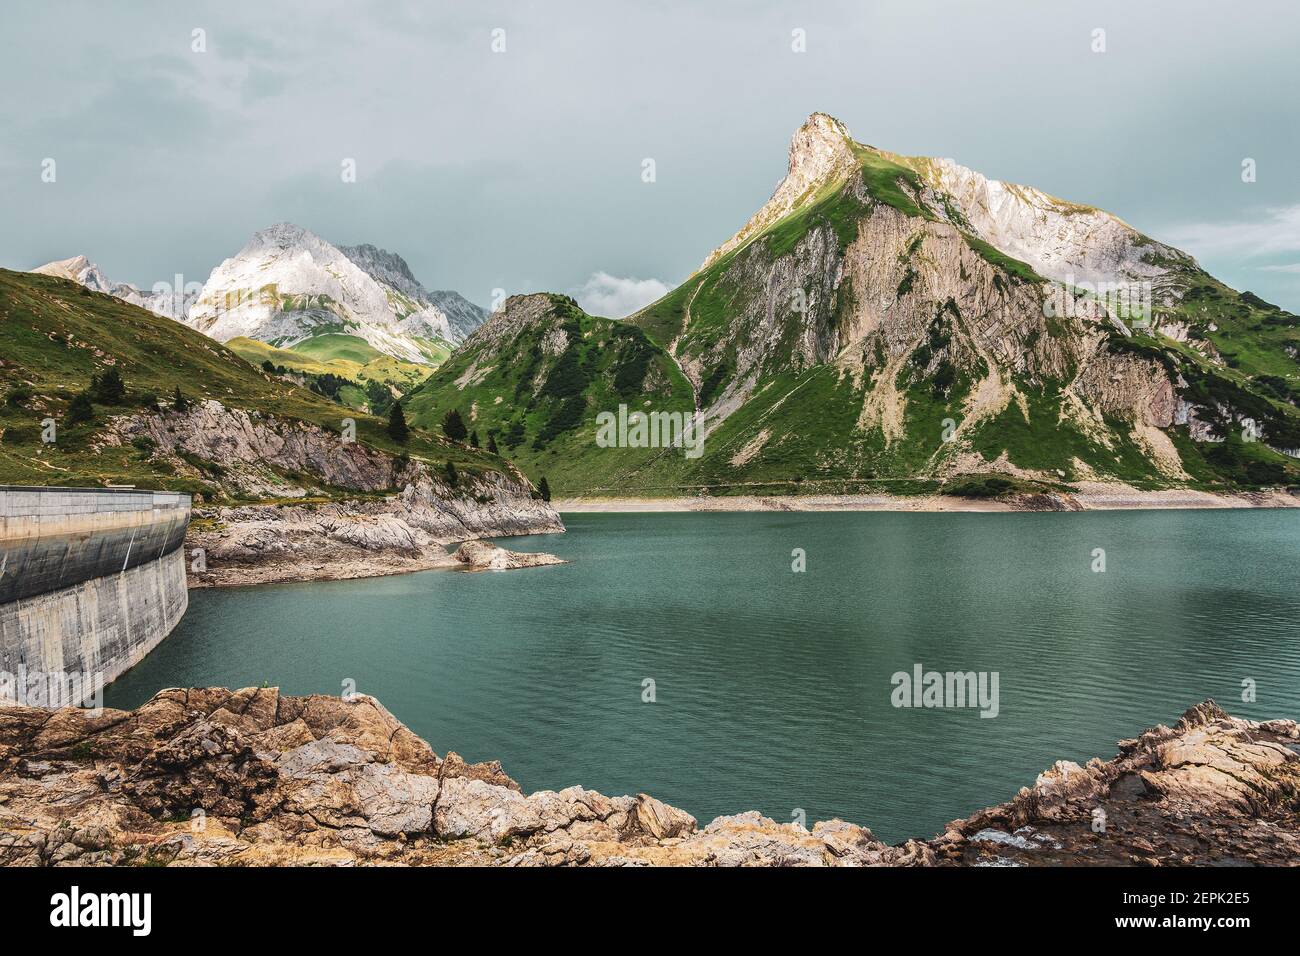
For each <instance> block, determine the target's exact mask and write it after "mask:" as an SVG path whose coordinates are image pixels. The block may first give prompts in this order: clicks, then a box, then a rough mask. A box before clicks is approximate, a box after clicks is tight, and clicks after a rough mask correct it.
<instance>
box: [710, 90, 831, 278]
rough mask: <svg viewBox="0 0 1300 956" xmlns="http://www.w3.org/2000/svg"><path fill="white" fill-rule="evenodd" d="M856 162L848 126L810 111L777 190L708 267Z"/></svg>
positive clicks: (796, 133) (796, 135) (797, 133)
mask: <svg viewBox="0 0 1300 956" xmlns="http://www.w3.org/2000/svg"><path fill="white" fill-rule="evenodd" d="M856 165H857V159H856V157H855V156H854V152H853V137H852V136H851V135H850V134H849V128H848V127H847V126H845V125H844V124H843V123H842V122H840V121H839V120H837V119H836V118H835V117H833V116H831V115H829V114H827V113H813V114H812V115H811V116H809V117H808V119H807V120H806V121H805V122H804V124H803V125H802V126H800V127H799V128H798V129H797V130H795V131H794V136H793V137H791V139H790V164H789V169H788V171H787V173H786V175H785V178H784V179H782V180H781V182H780V183H779V184H777V187H776V191H775V192H773V193H772V198H771V199H769V200H768V201H767V202H766V203H765V204H764V205H763V208H762V209H760V210H759V211H758V212H757V213H755V214H754V217H753V218H752V219H750V220H749V222H747V223H745V225H744V227H743V228H742V229H741V230H740V231H739V232H738V233H736V234H735V235H734V236H732V237H731V238H730V239H728V240H727V241H726V242H724V243H723V244H722V245H721V246H719V247H718V248H717V249H715V250H713V252H712V253H710V254H709V257H708V258H707V259H705V260H704V264H703V265H702V266H701V267H700V268H707V267H708V266H709V265H711V264H712V263H714V262H716V261H717V260H718V259H720V258H722V257H723V256H725V255H726V254H727V253H728V252H730V251H731V250H732V249H735V248H738V247H739V246H742V245H744V244H745V243H746V242H748V241H749V240H750V239H751V238H753V237H754V236H755V235H757V234H758V233H760V232H762V231H763V230H764V229H766V228H767V227H768V226H770V225H771V224H772V223H774V222H776V221H777V220H778V219H781V218H782V217H784V216H787V215H789V214H790V213H791V212H793V211H794V210H795V209H797V208H798V207H800V206H801V205H803V204H804V203H806V202H808V201H809V200H810V199H811V198H812V197H813V195H814V194H815V193H816V192H817V191H818V190H819V189H820V188H821V187H822V186H824V185H827V184H830V183H834V182H835V181H837V180H839V179H841V178H843V177H844V176H846V175H848V173H849V172H851V171H852V170H853V169H854V168H855V167H856Z"/></svg>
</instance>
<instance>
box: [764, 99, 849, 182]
mask: <svg viewBox="0 0 1300 956" xmlns="http://www.w3.org/2000/svg"><path fill="white" fill-rule="evenodd" d="M852 163H853V136H852V135H851V134H850V133H849V128H848V127H847V126H845V125H844V124H843V123H842V122H840V121H839V120H837V119H836V118H835V117H834V116H831V115H829V114H827V113H813V114H812V115H811V116H809V117H808V119H807V120H806V121H805V122H804V124H803V125H802V126H800V127H799V128H798V129H797V130H795V131H794V136H792V137H791V138H790V171H789V173H788V174H787V182H788V181H789V180H791V179H794V180H796V181H797V183H796V184H798V183H802V184H805V185H808V184H811V183H813V182H816V181H818V180H821V179H825V178H827V177H830V176H834V175H835V174H836V173H837V172H839V171H841V170H842V169H843V168H844V167H845V166H846V165H848V164H852ZM785 185H786V183H784V182H783V183H782V184H781V186H782V187H784V186H785ZM778 188H780V187H778Z"/></svg>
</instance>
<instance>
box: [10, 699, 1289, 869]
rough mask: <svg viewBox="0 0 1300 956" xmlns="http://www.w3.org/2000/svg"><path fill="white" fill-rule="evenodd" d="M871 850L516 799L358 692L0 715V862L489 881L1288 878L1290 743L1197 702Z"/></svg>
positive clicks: (595, 798) (669, 816)
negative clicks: (487, 875) (553, 868)
mask: <svg viewBox="0 0 1300 956" xmlns="http://www.w3.org/2000/svg"><path fill="white" fill-rule="evenodd" d="M1120 748H1121V752H1120V755H1119V756H1118V757H1116V758H1115V759H1114V760H1111V761H1108V762H1103V761H1101V760H1092V761H1089V762H1088V764H1087V765H1086V766H1079V765H1077V764H1073V763H1069V762H1058V763H1057V764H1056V765H1055V766H1053V767H1052V768H1051V769H1050V770H1048V771H1046V772H1044V773H1043V774H1041V775H1040V776H1039V777H1038V779H1037V780H1036V781H1035V783H1034V785H1033V786H1032V787H1026V788H1024V789H1022V790H1021V791H1020V793H1019V794H1018V795H1017V796H1016V797H1015V798H1014V799H1013V800H1011V801H1009V802H1008V803H1005V804H1002V805H1000V806H997V807H992V808H990V809H988V810H983V811H980V812H978V813H976V814H974V815H972V816H971V817H969V818H967V819H965V820H957V821H954V822H953V823H951V824H949V825H948V827H947V828H946V829H945V832H944V833H943V834H942V835H941V836H939V837H936V838H935V839H933V840H928V841H922V840H909V841H907V842H906V843H904V844H901V845H898V846H890V845H888V844H885V843H882V842H881V841H879V840H877V839H876V838H875V837H874V836H873V835H872V833H871V831H870V830H868V829H866V828H865V827H862V826H858V825H855V824H851V823H846V822H844V821H842V820H831V821H826V822H819V823H816V824H814V825H813V826H812V827H811V829H805V828H804V827H802V826H800V825H798V824H782V823H776V822H775V821H773V820H771V819H768V818H766V817H763V816H762V815H761V814H759V813H756V812H753V811H750V812H747V813H740V814H736V815H732V816H722V817H718V818H717V819H715V820H714V821H712V822H711V823H709V824H708V825H707V826H704V827H700V826H699V824H698V822H697V821H696V820H695V818H694V817H692V816H691V815H690V814H688V813H686V812H684V811H682V810H679V809H677V808H675V807H671V806H668V805H666V804H664V803H662V802H660V801H658V800H656V799H654V798H653V797H651V796H649V795H648V794H644V793H642V794H638V795H636V796H622V797H607V796H604V795H603V794H600V793H597V792H595V791H592V790H586V789H584V788H582V787H576V786H575V787H569V788H566V789H564V790H560V791H558V792H557V791H549V790H544V791H539V792H536V793H532V794H525V793H523V792H522V790H521V788H520V787H519V785H518V784H517V783H515V782H514V781H513V780H511V779H510V777H509V776H507V775H506V773H505V771H504V770H503V769H502V767H501V765H500V764H499V763H497V762H495V761H494V762H491V763H480V764H467V763H466V762H465V761H464V760H463V759H461V758H460V757H459V756H458V755H456V754H455V753H447V754H446V755H445V756H444V757H441V758H440V757H439V756H438V755H437V754H436V753H435V752H434V751H433V750H432V749H431V748H430V747H429V745H428V744H427V743H425V742H424V741H423V740H421V739H419V738H418V737H416V736H415V735H413V734H412V733H411V732H410V731H409V730H408V729H407V728H406V727H404V726H403V725H402V724H401V723H400V722H399V721H398V720H397V719H396V718H394V717H393V716H392V715H391V714H390V713H388V711H386V710H385V709H384V708H383V707H382V706H381V705H380V704H379V702H378V701H376V700H374V699H373V698H371V697H366V696H364V695H353V696H352V697H350V698H347V699H340V698H336V697H323V696H314V697H286V696H282V695H280V693H279V691H278V690H277V689H275V688H260V689H258V688H246V689H244V690H240V691H234V692H231V691H227V690H223V689H218V688H213V689H203V690H175V689H172V690H165V691H162V692H160V693H159V694H157V695H156V696H155V697H154V698H153V699H152V700H150V701H149V702H148V703H146V704H144V705H143V706H141V707H140V708H138V709H137V710H135V711H134V712H131V713H126V712H121V711H106V712H104V713H103V714H101V715H98V716H96V715H92V714H90V713H88V712H86V711H78V710H72V709H65V710H61V711H57V712H53V713H51V712H49V711H44V710H39V709H35V708H27V707H4V708H0V863H3V864H5V865H9V866H35V865H56V864H78V865H90V866H93V865H124V864H132V863H134V864H141V863H147V864H170V865H202V864H213V863H216V864H222V865H237V866H264V865H283V864H294V865H303V864H324V865H353V864H357V863H363V864H365V863H370V864H379V863H403V864H411V865H465V864H477V865H505V866H549V865H586V866H629V865H631V866H637V865H642V866H643V865H657V866H934V865H945V866H970V865H1002V866H1006V865H1062V864H1071V865H1079V864H1112V865H1113V864H1133V863H1140V864H1146V865H1170V864H1184V865H1185V864H1200V865H1205V864H1219V865H1223V864H1290V865H1297V864H1300V803H1298V798H1297V793H1300V728H1298V727H1297V725H1296V724H1295V722H1294V721H1289V720H1274V721H1267V722H1264V723H1253V722H1250V721H1245V720H1239V719H1234V718H1232V717H1229V716H1227V715H1226V714H1224V713H1223V712H1222V711H1221V710H1219V709H1218V708H1217V707H1216V706H1214V704H1213V702H1209V701H1207V702H1206V703H1204V704H1201V705H1198V706H1197V707H1194V708H1192V709H1191V710H1189V711H1188V712H1187V714H1185V715H1184V716H1183V718H1182V719H1181V720H1179V721H1178V723H1177V724H1176V725H1175V726H1174V727H1173V728H1168V727H1164V726H1160V727H1156V728H1155V729H1153V730H1150V731H1147V732H1145V733H1143V734H1142V735H1141V736H1140V737H1138V738H1136V739H1135V740H1129V741H1122V742H1121V744H1120Z"/></svg>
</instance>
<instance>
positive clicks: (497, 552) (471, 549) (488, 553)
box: [453, 541, 569, 571]
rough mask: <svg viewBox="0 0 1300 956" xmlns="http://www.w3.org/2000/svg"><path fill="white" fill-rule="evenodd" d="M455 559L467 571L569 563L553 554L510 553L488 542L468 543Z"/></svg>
mask: <svg viewBox="0 0 1300 956" xmlns="http://www.w3.org/2000/svg"><path fill="white" fill-rule="evenodd" d="M453 557H454V558H455V559H456V560H457V561H459V562H460V563H461V564H462V565H464V567H465V570H466V571H513V570H515V569H517V568H539V567H542V566H543V565H547V564H568V563H569V562H567V561H565V560H564V559H563V558H557V557H556V556H555V555H553V554H544V553H531V554H530V553H528V552H525V551H510V550H508V549H506V548H498V547H497V546H496V545H493V544H488V543H487V542H486V541H466V542H465V543H464V544H462V545H461V546H460V547H459V548H457V549H456V553H455V554H454V555H453Z"/></svg>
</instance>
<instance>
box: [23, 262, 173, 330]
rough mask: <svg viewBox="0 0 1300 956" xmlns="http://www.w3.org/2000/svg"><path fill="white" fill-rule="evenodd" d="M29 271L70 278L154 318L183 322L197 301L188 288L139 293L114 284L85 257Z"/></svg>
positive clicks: (117, 283) (128, 286)
mask: <svg viewBox="0 0 1300 956" xmlns="http://www.w3.org/2000/svg"><path fill="white" fill-rule="evenodd" d="M32 271H33V272H36V273H39V274H41V275H47V276H58V277H59V278H61V279H70V280H72V281H73V282H76V283H79V284H81V285H84V286H85V287H86V288H87V289H91V290H93V291H95V292H103V293H105V294H107V295H111V296H113V297H114V298H118V299H121V300H122V301H123V302H129V303H130V304H131V305H138V306H140V307H141V308H143V309H148V310H149V311H150V312H152V313H153V314H154V315H161V316H163V317H164V318H167V319H177V320H180V321H184V319H185V317H186V316H187V315H188V314H189V310H190V306H191V305H193V304H194V300H195V299H196V298H198V292H197V291H196V290H192V289H191V290H186V289H180V290H174V289H172V288H170V286H168V287H166V288H162V289H159V290H157V291H152V292H142V291H141V290H140V289H137V288H136V287H135V286H133V285H131V284H130V283H129V282H114V281H113V280H112V279H110V278H109V277H108V276H106V275H104V272H103V270H102V269H100V268H99V266H97V265H95V263H93V262H91V261H90V260H89V259H87V258H86V257H85V256H74V257H73V258H71V259H60V260H58V261H57V262H47V263H46V264H45V265H43V266H38V267H37V268H35V269H33V270H32Z"/></svg>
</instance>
